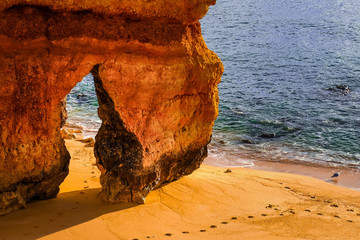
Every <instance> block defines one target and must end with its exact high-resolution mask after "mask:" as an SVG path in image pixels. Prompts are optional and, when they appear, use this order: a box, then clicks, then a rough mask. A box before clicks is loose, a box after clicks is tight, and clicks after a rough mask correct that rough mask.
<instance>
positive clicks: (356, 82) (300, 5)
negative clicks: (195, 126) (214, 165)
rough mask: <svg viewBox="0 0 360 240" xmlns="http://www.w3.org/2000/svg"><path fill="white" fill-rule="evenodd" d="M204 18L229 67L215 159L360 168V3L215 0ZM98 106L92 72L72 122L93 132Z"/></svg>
mask: <svg viewBox="0 0 360 240" xmlns="http://www.w3.org/2000/svg"><path fill="white" fill-rule="evenodd" d="M201 24H202V31H203V35H204V39H205V41H206V43H207V46H208V47H209V48H210V49H211V50H213V51H214V52H216V53H217V54H218V56H219V57H220V58H221V60H222V62H223V63H224V66H225V72H224V75H223V77H222V82H221V83H220V84H219V96H220V105H219V111H220V113H219V116H218V118H217V120H216V122H215V126H214V131H213V140H212V142H211V144H210V146H209V155H210V156H211V157H217V158H218V159H220V161H221V164H222V165H230V166H246V165H251V164H252V163H253V161H255V160H256V159H260V160H266V161H275V162H294V163H303V164H315V165H332V166H345V167H351V168H354V169H358V170H359V169H360V1H358V0H336V1H335V0H316V1H314V0H241V1H240V0H218V2H217V5H216V6H212V7H211V8H210V10H209V12H208V14H207V15H206V16H205V18H204V19H202V20H201ZM337 85H346V86H348V87H349V89H350V92H349V93H347V94H346V93H345V92H344V91H342V90H340V89H335V90H333V91H330V90H328V88H335V86H337ZM79 94H80V95H81V94H83V95H86V96H84V97H78V95H79ZM96 109H97V102H96V96H95V93H94V89H93V82H92V76H91V75H88V76H86V77H85V78H84V80H83V81H82V82H81V83H79V84H78V85H77V86H76V87H75V88H74V89H73V91H72V92H71V94H69V95H68V110H69V116H70V118H69V120H68V122H70V123H76V124H81V125H83V126H84V127H85V128H86V129H90V130H91V131H92V133H93V134H95V132H96V128H97V127H98V126H99V125H100V123H101V121H100V120H99V119H98V118H97V115H96Z"/></svg>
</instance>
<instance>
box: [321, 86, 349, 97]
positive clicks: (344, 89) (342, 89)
mask: <svg viewBox="0 0 360 240" xmlns="http://www.w3.org/2000/svg"><path fill="white" fill-rule="evenodd" d="M326 90H329V91H333V92H337V91H340V92H341V93H342V94H344V95H347V94H349V93H350V88H349V87H348V86H346V85H341V84H340V85H336V86H335V87H330V88H327V89H326Z"/></svg>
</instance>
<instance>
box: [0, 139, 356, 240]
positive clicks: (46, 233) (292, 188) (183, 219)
mask: <svg viewBox="0 0 360 240" xmlns="http://www.w3.org/2000/svg"><path fill="white" fill-rule="evenodd" d="M84 145H85V144H83V143H81V142H78V141H75V140H69V141H67V147H68V149H69V151H70V153H71V156H72V159H71V164H70V174H69V176H68V177H67V178H66V180H65V181H64V183H63V184H62V185H61V191H60V194H59V195H58V197H57V198H56V199H51V200H46V201H38V202H32V203H30V204H29V205H28V207H27V208H26V209H23V210H19V211H16V212H13V213H11V214H8V215H6V216H3V217H0V240H3V239H7V240H8V239H59V240H60V239H77V240H78V239H124V240H125V239H130V240H131V239H139V240H140V239H169V240H170V239H174V240H175V239H199V240H200V239H206V240H212V239H219V240H220V239H221V240H223V239H226V240H230V239H234V240H235V239H236V240H239V239H291V240H294V239H326V240H328V239H337V240H339V239H360V192H358V191H354V190H350V189H346V188H342V187H338V186H335V185H332V184H330V183H326V182H324V181H320V180H317V179H314V178H310V177H304V176H300V175H294V174H286V173H276V172H267V171H259V170H253V169H245V168H236V169H232V172H230V173H224V172H225V170H226V169H225V168H220V167H212V166H207V165H203V166H202V167H201V168H200V169H199V170H197V171H195V172H194V173H193V174H192V175H190V176H186V177H183V178H182V179H181V180H179V181H176V182H173V183H171V184H169V185H167V186H165V187H163V188H161V189H158V190H155V191H153V192H152V193H150V195H149V196H148V197H147V199H146V204H144V205H134V204H113V205H112V204H107V203H104V202H102V201H100V200H98V199H97V198H96V196H97V194H98V193H99V192H100V184H99V171H98V170H97V168H96V166H94V163H95V159H94V157H93V153H92V151H93V149H92V148H91V147H84Z"/></svg>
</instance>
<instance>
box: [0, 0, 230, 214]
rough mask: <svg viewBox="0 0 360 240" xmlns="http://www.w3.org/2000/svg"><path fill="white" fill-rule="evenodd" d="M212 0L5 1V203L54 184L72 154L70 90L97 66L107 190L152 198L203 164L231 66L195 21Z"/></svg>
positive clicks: (1, 17) (0, 27) (1, 33)
mask: <svg viewBox="0 0 360 240" xmlns="http://www.w3.org/2000/svg"><path fill="white" fill-rule="evenodd" d="M169 2H170V3H169ZM214 2H215V1H214V0H209V1H206V0H205V1H204V0H186V1H165V0H153V1H145V0H141V1H140V0H136V1H130V0H124V1H118V0H109V1H90V0H82V1H50V0H32V1H29V0H7V1H4V2H1V3H0V11H1V13H0V63H1V66H2V67H1V69H0V215H1V214H5V213H8V212H10V211H12V210H14V209H18V208H22V207H24V206H25V205H26V202H28V201H30V200H32V199H47V198H52V197H55V196H56V195H57V193H58V190H59V185H60V184H61V182H62V181H63V180H64V178H65V177H66V175H67V173H68V164H69V160H70V156H69V153H68V152H67V150H66V148H65V145H64V140H63V139H62V137H61V134H60V127H61V126H62V125H63V124H64V120H63V119H64V114H65V113H64V110H63V109H64V108H63V99H64V98H65V96H66V95H67V94H68V93H69V92H70V90H71V89H72V88H73V87H74V86H75V85H76V83H77V82H79V81H81V79H82V78H83V77H84V76H85V75H86V74H88V73H89V72H90V71H91V72H92V73H93V75H94V76H95V86H96V91H97V95H98V99H99V104H100V108H99V116H100V118H101V119H102V121H103V124H102V126H101V128H100V130H99V133H98V135H97V137H96V143H95V147H94V150H95V155H96V158H97V164H98V167H99V169H100V170H101V173H102V175H101V184H102V186H103V189H102V193H101V198H102V199H104V200H106V201H109V202H121V201H133V202H143V201H144V198H145V196H146V195H147V194H148V193H149V192H150V191H151V190H152V189H153V188H154V187H158V186H160V185H161V184H162V183H166V182H170V181H173V180H176V179H178V178H180V177H181V176H183V175H185V174H189V173H191V172H192V171H193V170H195V169H196V168H198V167H199V165H200V163H201V162H202V160H203V159H204V158H205V157H206V154H207V150H206V146H207V144H208V142H209V141H210V138H211V132H212V126H213V122H214V120H215V118H216V116H217V105H218V92H217V84H218V83H219V81H220V77H221V74H222V71H223V67H222V64H221V61H220V60H219V58H218V57H217V56H216V55H215V54H214V53H213V52H211V51H210V50H208V49H207V47H206V45H205V43H204V41H203V38H202V36H201V29H200V24H199V22H198V20H199V19H200V18H201V17H202V16H204V15H205V14H206V11H207V9H208V6H209V5H211V4H214Z"/></svg>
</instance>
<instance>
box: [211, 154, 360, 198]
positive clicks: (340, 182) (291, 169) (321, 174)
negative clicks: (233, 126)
mask: <svg viewBox="0 0 360 240" xmlns="http://www.w3.org/2000/svg"><path fill="white" fill-rule="evenodd" d="M204 163H205V164H208V165H211V166H216V167H224V168H230V169H231V168H249V169H257V170H263V171H271V172H279V173H291V174H296V175H301V176H308V177H313V178H316V179H319V180H322V181H324V182H328V183H332V184H334V185H337V186H341V187H346V188H349V189H352V190H356V191H360V171H356V170H354V169H351V168H347V167H333V166H325V165H310V164H302V163H301V162H296V163H294V162H273V161H266V160H257V159H253V160H251V163H249V164H247V165H245V164H244V165H243V166H237V165H233V166H225V165H222V164H221V161H219V159H217V157H212V156H208V157H207V158H206V159H205V160H204ZM335 172H338V173H340V176H339V177H337V178H331V176H332V175H333V174H334V173H335Z"/></svg>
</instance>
